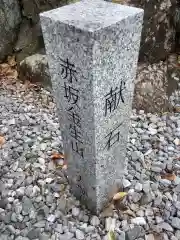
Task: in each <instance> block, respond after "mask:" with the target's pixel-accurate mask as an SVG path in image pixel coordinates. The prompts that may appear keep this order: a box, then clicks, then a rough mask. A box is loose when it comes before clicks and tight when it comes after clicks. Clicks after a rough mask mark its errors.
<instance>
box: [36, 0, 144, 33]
mask: <svg viewBox="0 0 180 240" xmlns="http://www.w3.org/2000/svg"><path fill="white" fill-rule="evenodd" d="M143 12H144V11H143V10H142V9H139V8H135V7H129V6H125V5H120V4H115V3H111V2H106V1H102V0H96V1H92V0H91V1H90V0H82V1H80V2H77V3H74V4H70V5H67V6H64V7H61V8H57V9H53V10H51V11H48V12H44V13H41V14H40V16H42V17H44V18H50V19H51V20H52V21H59V22H61V23H64V24H67V25H71V26H74V27H75V28H76V29H78V28H79V29H81V30H83V31H86V32H98V31H99V30H101V29H104V28H107V27H109V26H111V25H114V24H116V23H117V22H120V21H122V20H124V19H125V18H129V17H133V16H134V15H139V14H140V16H142V14H143Z"/></svg>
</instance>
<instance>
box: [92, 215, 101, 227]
mask: <svg viewBox="0 0 180 240" xmlns="http://www.w3.org/2000/svg"><path fill="white" fill-rule="evenodd" d="M90 223H91V225H92V226H98V225H99V224H100V220H99V218H98V217H97V216H93V217H92V218H91V221H90Z"/></svg>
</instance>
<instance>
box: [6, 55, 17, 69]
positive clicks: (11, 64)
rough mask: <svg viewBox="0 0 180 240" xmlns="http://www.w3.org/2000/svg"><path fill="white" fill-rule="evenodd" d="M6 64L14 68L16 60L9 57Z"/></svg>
mask: <svg viewBox="0 0 180 240" xmlns="http://www.w3.org/2000/svg"><path fill="white" fill-rule="evenodd" d="M7 62H8V64H9V66H11V67H14V66H16V64H17V63H16V60H15V56H9V57H8V58H7Z"/></svg>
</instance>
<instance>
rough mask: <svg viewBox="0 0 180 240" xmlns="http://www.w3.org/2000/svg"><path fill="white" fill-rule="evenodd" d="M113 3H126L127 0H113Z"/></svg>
mask: <svg viewBox="0 0 180 240" xmlns="http://www.w3.org/2000/svg"><path fill="white" fill-rule="evenodd" d="M112 2H113V3H119V4H124V3H126V0H112Z"/></svg>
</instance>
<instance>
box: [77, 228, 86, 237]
mask: <svg viewBox="0 0 180 240" xmlns="http://www.w3.org/2000/svg"><path fill="white" fill-rule="evenodd" d="M75 234H76V238H77V239H78V240H83V239H85V236H84V233H83V232H82V231H81V230H79V229H76V233H75Z"/></svg>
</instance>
